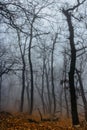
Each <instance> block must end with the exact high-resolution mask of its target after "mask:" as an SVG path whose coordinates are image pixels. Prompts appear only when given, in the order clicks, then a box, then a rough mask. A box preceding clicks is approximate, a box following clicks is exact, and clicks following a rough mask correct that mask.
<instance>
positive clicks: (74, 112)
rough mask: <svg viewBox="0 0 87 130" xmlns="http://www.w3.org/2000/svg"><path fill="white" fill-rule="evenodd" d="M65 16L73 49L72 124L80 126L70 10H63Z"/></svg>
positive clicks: (70, 81)
mask: <svg viewBox="0 0 87 130" xmlns="http://www.w3.org/2000/svg"><path fill="white" fill-rule="evenodd" d="M62 12H63V14H64V15H65V17H66V18H67V24H68V27H69V34H70V37H69V41H70V47H71V62H70V71H69V87H70V97H71V114H72V123H73V125H78V124H79V118H78V111H77V100H76V92H75V86H74V73H75V66H76V49H75V45H74V29H73V26H72V20H71V13H70V12H68V10H64V9H63V10H62Z"/></svg>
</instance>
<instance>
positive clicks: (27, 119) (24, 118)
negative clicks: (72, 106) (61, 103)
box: [0, 112, 87, 130]
mask: <svg viewBox="0 0 87 130" xmlns="http://www.w3.org/2000/svg"><path fill="white" fill-rule="evenodd" d="M0 130H87V124H86V123H83V122H82V123H81V125H79V126H78V127H73V126H72V123H71V120H70V119H59V120H55V121H40V119H39V118H38V117H37V116H29V115H28V114H27V113H14V114H11V113H8V112H0Z"/></svg>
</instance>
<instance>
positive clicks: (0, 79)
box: [0, 76, 2, 111]
mask: <svg viewBox="0 0 87 130" xmlns="http://www.w3.org/2000/svg"><path fill="white" fill-rule="evenodd" d="M1 90H2V76H1V77H0V111H1V107H2V105H1V102H2V98H1V94H2V93H1Z"/></svg>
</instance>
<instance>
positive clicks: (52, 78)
mask: <svg viewBox="0 0 87 130" xmlns="http://www.w3.org/2000/svg"><path fill="white" fill-rule="evenodd" d="M54 47H55V42H54V43H53V48H52V54H51V82H52V97H53V113H55V111H56V97H55V87H54V74H53V62H54V58H53V54H54Z"/></svg>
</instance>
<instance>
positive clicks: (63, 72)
mask: <svg viewBox="0 0 87 130" xmlns="http://www.w3.org/2000/svg"><path fill="white" fill-rule="evenodd" d="M81 2H82V0H81V1H80V0H73V1H71V0H59V1H56V0H55V1H52V0H51V1H50V0H45V1H43V0H41V1H40V0H33V1H31V0H27V1H26V2H25V1H24V0H19V1H17V0H16V1H14V0H4V1H2V0H0V111H3V110H5V111H12V112H28V113H31V112H36V111H38V108H39V109H40V110H41V112H42V113H51V112H53V110H54V107H55V109H56V110H54V112H55V113H57V114H58V116H61V115H64V116H68V115H67V114H69V115H70V116H71V102H70V88H69V72H70V61H71V54H72V51H71V48H70V32H69V31H70V30H69V26H68V24H67V19H68V18H66V16H67V15H64V13H63V9H64V10H65V11H67V10H68V9H70V11H69V15H70V16H71V21H72V22H71V23H72V27H73V30H74V31H73V32H74V35H73V39H74V46H75V49H76V66H75V69H77V70H78V71H79V74H80V80H79V76H78V74H77V73H76V70H75V73H74V85H75V91H76V101H77V108H78V113H82V112H83V115H84V102H83V100H82V91H81V86H80V85H81V84H80V81H81V82H82V85H83V89H84V93H85V97H87V96H86V94H87V87H86V84H87V82H86V78H87V69H86V67H87V45H86V44H87V38H86V37H87V9H86V7H87V2H86V1H85V0H84V2H82V3H81ZM79 3H80V4H79ZM74 7H75V9H72V8H74ZM67 104H68V105H67ZM67 107H68V108H67ZM67 109H68V112H69V113H67ZM79 116H80V114H79Z"/></svg>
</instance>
